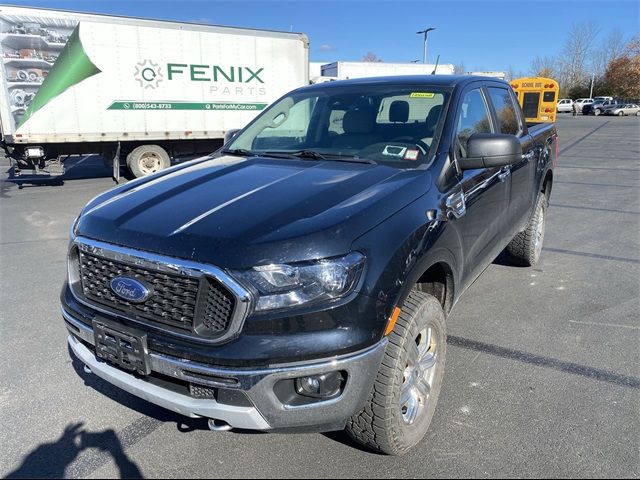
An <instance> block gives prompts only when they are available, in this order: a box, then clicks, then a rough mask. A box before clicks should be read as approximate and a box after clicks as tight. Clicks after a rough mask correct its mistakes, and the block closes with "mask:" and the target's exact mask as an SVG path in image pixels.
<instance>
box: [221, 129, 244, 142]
mask: <svg viewBox="0 0 640 480" xmlns="http://www.w3.org/2000/svg"><path fill="white" fill-rule="evenodd" d="M238 132H240V129H239V128H234V129H231V130H227V133H225V134H224V143H225V145H226V144H227V143H229V142H230V141H231V140H233V137H235V136H236V135H237V134H238Z"/></svg>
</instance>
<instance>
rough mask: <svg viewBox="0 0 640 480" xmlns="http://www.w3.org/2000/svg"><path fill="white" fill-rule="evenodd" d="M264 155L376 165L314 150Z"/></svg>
mask: <svg viewBox="0 0 640 480" xmlns="http://www.w3.org/2000/svg"><path fill="white" fill-rule="evenodd" d="M264 154H265V155H274V156H275V155H282V156H288V157H297V158H308V159H311V160H334V161H338V162H353V163H368V164H371V165H377V162H376V161H375V160H371V159H368V158H360V157H356V156H355V155H347V154H340V153H318V152H316V151H315V150H297V151H294V152H287V151H277V152H275V151H271V152H264Z"/></svg>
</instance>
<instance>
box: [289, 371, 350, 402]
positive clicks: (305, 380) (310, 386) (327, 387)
mask: <svg viewBox="0 0 640 480" xmlns="http://www.w3.org/2000/svg"><path fill="white" fill-rule="evenodd" d="M345 377H346V375H343V374H342V372H330V373H323V374H322V375H311V376H309V377H301V378H297V379H296V392H298V394H299V395H304V396H305V397H312V398H324V399H327V398H332V397H336V396H338V395H339V394H340V393H341V392H342V387H343V385H344V381H345Z"/></svg>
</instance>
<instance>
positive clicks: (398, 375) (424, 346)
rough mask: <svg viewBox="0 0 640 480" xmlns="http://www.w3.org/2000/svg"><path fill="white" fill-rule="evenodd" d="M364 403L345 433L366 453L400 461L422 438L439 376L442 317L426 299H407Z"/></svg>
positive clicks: (412, 295)
mask: <svg viewBox="0 0 640 480" xmlns="http://www.w3.org/2000/svg"><path fill="white" fill-rule="evenodd" d="M388 338H389V343H388V344H387V347H386V350H385V353H384V358H383V359H382V363H381V365H380V369H379V371H378V375H377V377H376V379H375V383H374V385H373V390H372V391H371V393H370V395H369V399H368V400H367V403H366V404H365V406H364V408H363V409H362V410H361V411H360V413H358V414H356V415H354V416H353V417H352V418H351V419H350V420H349V422H348V423H347V433H348V434H349V435H350V436H351V438H353V439H354V440H356V441H357V442H358V443H361V444H363V445H365V446H367V447H369V448H371V449H372V450H375V451H378V452H381V453H386V454H388V455H403V454H405V453H407V452H408V451H409V450H410V449H411V448H412V447H414V446H415V445H416V444H417V443H419V442H420V441H421V440H422V438H423V437H424V435H425V433H426V432H427V429H428V428H429V425H430V424H431V419H432V418H433V414H434V412H435V409H436V403H437V402H438V396H439V395H440V386H441V385H442V377H443V374H444V362H445V353H446V346H447V345H446V332H445V320H444V312H443V310H442V305H440V302H439V301H438V300H437V299H436V298H435V297H434V296H432V295H429V294H427V293H424V292H420V291H417V290H414V291H412V292H411V293H410V294H409V297H407V299H406V301H405V302H404V305H403V307H402V311H401V313H400V315H399V317H398V320H397V322H396V325H395V327H394V328H393V331H392V332H391V334H390V335H389V337H388Z"/></svg>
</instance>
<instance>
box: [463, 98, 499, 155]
mask: <svg viewBox="0 0 640 480" xmlns="http://www.w3.org/2000/svg"><path fill="white" fill-rule="evenodd" d="M456 124H457V128H456V140H457V142H456V143H457V148H458V153H459V154H460V155H461V156H463V157H464V156H466V153H467V141H468V140H469V137H471V135H473V134H474V133H491V122H490V121H489V111H488V110H487V105H486V103H485V101H484V97H483V96H482V92H481V91H480V89H475V90H471V91H470V92H468V93H467V94H466V95H465V96H464V99H463V101H462V105H461V106H460V111H459V112H458V118H457V122H456Z"/></svg>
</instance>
